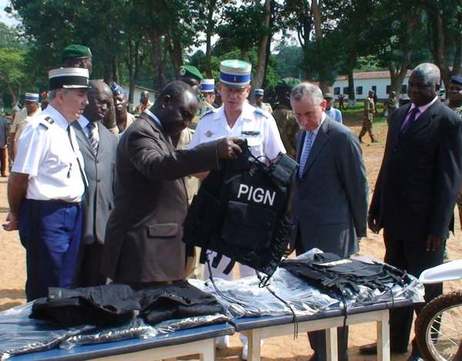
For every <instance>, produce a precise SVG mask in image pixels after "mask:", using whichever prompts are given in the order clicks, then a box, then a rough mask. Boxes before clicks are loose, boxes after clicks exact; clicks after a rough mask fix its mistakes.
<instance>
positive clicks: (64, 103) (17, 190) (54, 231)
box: [3, 68, 88, 301]
mask: <svg viewBox="0 0 462 361" xmlns="http://www.w3.org/2000/svg"><path fill="white" fill-rule="evenodd" d="M49 88H50V93H49V99H50V103H49V105H48V107H47V108H46V109H45V110H44V111H43V112H42V114H41V115H39V116H37V117H36V118H34V119H32V120H31V121H30V122H29V123H28V124H27V125H26V127H25V128H24V131H23V133H22V135H21V137H20V138H19V140H18V153H17V155H16V159H15V162H14V166H13V169H12V173H11V175H10V178H9V180H8V202H9V205H10V212H9V213H8V216H7V223H6V224H4V225H3V227H4V229H5V230H7V231H13V230H16V229H19V236H20V238H21V243H22V245H23V246H24V247H25V249H26V261H27V282H26V296H27V301H31V300H34V299H36V298H38V297H44V296H47V294H48V287H66V288H68V287H72V285H73V280H74V274H75V268H76V262H77V255H78V250H79V247H80V237H81V228H82V216H81V209H80V201H81V198H82V195H83V193H84V190H85V183H86V178H85V174H84V172H83V158H82V154H81V153H80V150H79V147H78V143H77V139H76V136H75V133H74V129H73V128H72V127H71V126H70V124H71V123H72V122H74V121H75V120H77V119H78V118H79V117H80V114H81V113H82V111H83V109H84V108H85V106H86V105H87V104H88V100H87V88H88V70H87V69H82V68H60V69H54V70H51V71H50V72H49Z"/></svg>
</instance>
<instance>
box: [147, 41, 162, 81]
mask: <svg viewBox="0 0 462 361" xmlns="http://www.w3.org/2000/svg"><path fill="white" fill-rule="evenodd" d="M149 39H150V41H151V47H152V63H153V64H154V69H155V71H156V73H157V84H154V89H158V90H160V89H162V88H163V86H164V84H165V74H164V64H163V61H162V46H161V36H160V35H159V34H157V33H151V34H149Z"/></svg>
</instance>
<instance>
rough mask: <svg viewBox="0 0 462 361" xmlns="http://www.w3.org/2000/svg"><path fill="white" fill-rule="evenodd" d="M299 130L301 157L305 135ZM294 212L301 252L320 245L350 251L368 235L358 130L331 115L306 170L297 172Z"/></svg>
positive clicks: (339, 251)
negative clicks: (352, 130) (299, 175)
mask: <svg viewBox="0 0 462 361" xmlns="http://www.w3.org/2000/svg"><path fill="white" fill-rule="evenodd" d="M305 134H306V133H305V132H301V133H299V136H298V149H297V160H298V161H300V153H301V151H302V146H303V143H304V141H305ZM293 215H294V219H295V222H296V225H297V227H298V236H297V240H296V249H297V251H298V252H304V251H307V250H309V249H311V248H313V247H317V248H319V249H321V250H323V251H324V252H332V253H335V254H337V255H339V256H341V257H348V256H349V255H351V254H352V253H354V252H356V251H357V250H358V243H357V237H363V236H365V235H366V229H367V180H366V171H365V168H364V164H363V160H362V155H361V147H360V145H359V142H358V140H357V138H356V136H355V135H353V134H352V133H351V131H350V130H349V129H348V128H347V127H345V126H343V125H342V124H340V123H338V122H336V121H334V120H331V119H329V118H328V117H326V119H325V120H324V122H323V123H322V124H321V127H320V128H319V131H318V134H317V136H316V139H315V141H314V143H313V146H312V148H311V152H310V155H309V157H308V160H307V163H306V165H305V169H304V172H303V176H302V178H301V179H300V178H299V177H298V175H297V179H296V181H295V190H294V197H293Z"/></svg>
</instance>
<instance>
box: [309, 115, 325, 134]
mask: <svg viewBox="0 0 462 361" xmlns="http://www.w3.org/2000/svg"><path fill="white" fill-rule="evenodd" d="M326 117H327V115H326V113H325V112H322V115H321V123H319V125H318V127H317V128H316V129H314V130H311V133H313V135H314V136H316V135H317V134H318V132H319V129H320V128H321V126H322V123H324V121H325V120H326ZM305 132H309V130H305Z"/></svg>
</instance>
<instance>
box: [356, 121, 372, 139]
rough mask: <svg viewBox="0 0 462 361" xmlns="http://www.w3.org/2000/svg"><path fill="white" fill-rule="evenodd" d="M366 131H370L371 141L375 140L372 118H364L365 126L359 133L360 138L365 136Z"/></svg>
mask: <svg viewBox="0 0 462 361" xmlns="http://www.w3.org/2000/svg"><path fill="white" fill-rule="evenodd" d="M366 133H369V137H371V141H375V138H374V134H373V133H372V119H369V118H364V119H363V126H362V128H361V131H360V132H359V135H358V138H359V140H361V138H362V137H364V135H365V134H366Z"/></svg>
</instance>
